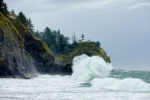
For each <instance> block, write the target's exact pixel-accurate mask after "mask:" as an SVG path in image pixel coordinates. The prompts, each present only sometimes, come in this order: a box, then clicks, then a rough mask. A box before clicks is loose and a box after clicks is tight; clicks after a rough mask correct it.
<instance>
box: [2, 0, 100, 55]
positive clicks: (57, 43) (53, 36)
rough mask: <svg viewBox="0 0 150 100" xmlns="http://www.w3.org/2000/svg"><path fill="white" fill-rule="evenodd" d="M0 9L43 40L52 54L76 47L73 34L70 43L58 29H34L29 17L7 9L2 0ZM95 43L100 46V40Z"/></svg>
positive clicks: (76, 43) (64, 52) (68, 50)
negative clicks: (40, 30)
mask: <svg viewBox="0 0 150 100" xmlns="http://www.w3.org/2000/svg"><path fill="white" fill-rule="evenodd" d="M0 11H1V12H2V13H3V14H5V15H7V16H10V17H11V18H13V19H16V20H18V21H20V22H21V23H22V24H23V25H25V26H26V27H27V29H28V30H30V32H32V34H33V35H34V36H35V37H37V38H39V39H41V40H43V41H44V42H45V43H46V44H47V46H48V47H49V49H50V50H51V51H52V52H53V53H54V54H58V55H59V54H66V53H68V52H70V51H71V50H73V49H74V48H76V46H77V45H78V41H77V38H76V35H75V34H73V36H72V43H70V42H69V40H70V39H69V37H66V36H64V35H63V34H62V33H61V32H60V30H52V29H50V28H49V27H46V28H45V29H44V30H43V31H42V32H39V31H35V30H34V26H33V23H32V21H31V19H30V18H27V17H26V15H25V14H24V13H23V12H22V11H21V12H19V13H18V15H17V14H16V13H15V11H14V10H12V11H8V8H7V4H6V3H5V2H4V0H1V1H0ZM83 38H84V34H82V39H83ZM80 42H81V41H80ZM96 45H97V47H100V42H99V41H97V42H96Z"/></svg>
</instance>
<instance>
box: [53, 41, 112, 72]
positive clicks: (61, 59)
mask: <svg viewBox="0 0 150 100" xmlns="http://www.w3.org/2000/svg"><path fill="white" fill-rule="evenodd" d="M82 54H87V55H88V56H100V57H102V58H103V59H104V60H105V61H106V62H108V63H110V62H111V61H110V58H109V57H108V56H107V54H106V52H105V51H104V50H103V49H102V48H101V47H98V46H97V45H96V43H95V42H80V43H78V45H77V46H76V48H74V49H73V50H71V51H70V52H68V53H66V54H63V55H60V56H57V57H56V61H55V62H56V63H58V64H60V65H64V66H66V67H65V68H66V70H68V71H72V70H71V68H70V67H69V66H71V65H72V61H73V58H74V57H75V56H79V55H82Z"/></svg>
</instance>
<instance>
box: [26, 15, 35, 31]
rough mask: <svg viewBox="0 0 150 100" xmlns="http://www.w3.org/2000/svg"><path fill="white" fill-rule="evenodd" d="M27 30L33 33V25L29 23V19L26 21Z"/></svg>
mask: <svg viewBox="0 0 150 100" xmlns="http://www.w3.org/2000/svg"><path fill="white" fill-rule="evenodd" d="M27 25H28V26H27V28H28V29H29V30H30V31H31V32H32V33H33V30H34V29H33V24H32V22H31V19H30V18H29V20H28V21H27Z"/></svg>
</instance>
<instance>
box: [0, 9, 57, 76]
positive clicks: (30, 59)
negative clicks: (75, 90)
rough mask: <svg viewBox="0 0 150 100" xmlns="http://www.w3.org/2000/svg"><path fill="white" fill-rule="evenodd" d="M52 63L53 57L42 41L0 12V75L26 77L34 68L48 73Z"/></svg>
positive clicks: (34, 70)
mask: <svg viewBox="0 0 150 100" xmlns="http://www.w3.org/2000/svg"><path fill="white" fill-rule="evenodd" d="M53 64H54V57H53V56H52V54H51V52H50V51H49V49H48V48H47V46H46V45H45V43H44V42H43V41H41V40H39V39H37V38H35V37H34V36H33V35H32V34H31V33H30V32H29V31H28V30H27V29H26V27H25V26H24V25H22V24H21V23H20V22H19V21H17V20H14V19H11V18H9V17H8V16H4V15H3V14H2V13H1V12H0V77H3V76H5V77H6V76H8V77H9V76H13V77H17V76H19V77H28V76H30V75H32V74H33V73H35V72H36V70H37V71H38V72H40V73H48V72H49V71H50V70H51V69H52V67H54V66H53Z"/></svg>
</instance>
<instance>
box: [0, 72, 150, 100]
mask: <svg viewBox="0 0 150 100" xmlns="http://www.w3.org/2000/svg"><path fill="white" fill-rule="evenodd" d="M0 100H150V72H146V71H123V70H113V71H112V73H111V74H110V75H109V76H108V77H104V78H94V79H93V80H90V81H79V80H74V79H73V78H72V76H69V75H68V76H60V75H54V76H52V75H39V76H38V77H35V78H32V79H13V78H1V79H0Z"/></svg>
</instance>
